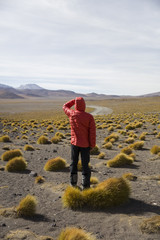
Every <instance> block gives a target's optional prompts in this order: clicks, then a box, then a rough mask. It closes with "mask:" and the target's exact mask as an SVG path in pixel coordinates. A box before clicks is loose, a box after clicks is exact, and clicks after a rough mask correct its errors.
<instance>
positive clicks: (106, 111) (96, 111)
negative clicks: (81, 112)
mask: <svg viewBox="0 0 160 240" xmlns="http://www.w3.org/2000/svg"><path fill="white" fill-rule="evenodd" d="M88 107H91V108H94V111H93V112H91V114H92V115H94V116H95V115H108V114H111V113H112V112H113V110H112V109H110V108H107V107H100V106H95V105H90V106H88Z"/></svg>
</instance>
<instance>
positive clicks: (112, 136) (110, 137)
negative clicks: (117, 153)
mask: <svg viewBox="0 0 160 240" xmlns="http://www.w3.org/2000/svg"><path fill="white" fill-rule="evenodd" d="M113 139H114V142H116V141H118V139H119V135H118V134H117V133H112V134H110V135H109V136H108V137H106V138H105V139H104V141H105V142H106V143H107V142H109V141H112V140H113Z"/></svg>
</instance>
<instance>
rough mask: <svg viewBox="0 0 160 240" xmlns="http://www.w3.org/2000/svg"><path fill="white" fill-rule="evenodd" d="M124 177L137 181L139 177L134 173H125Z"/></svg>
mask: <svg viewBox="0 0 160 240" xmlns="http://www.w3.org/2000/svg"><path fill="white" fill-rule="evenodd" d="M122 177H123V178H125V179H127V180H129V181H135V180H136V179H137V177H136V176H135V175H134V174H133V173H124V174H123V175H122Z"/></svg>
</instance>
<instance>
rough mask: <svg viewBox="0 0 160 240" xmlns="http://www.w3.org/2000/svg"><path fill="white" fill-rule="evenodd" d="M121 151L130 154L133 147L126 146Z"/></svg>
mask: <svg viewBox="0 0 160 240" xmlns="http://www.w3.org/2000/svg"><path fill="white" fill-rule="evenodd" d="M121 152H122V153H125V154H127V155H130V154H131V153H132V149H131V148H130V147H125V148H123V149H122V150H121Z"/></svg>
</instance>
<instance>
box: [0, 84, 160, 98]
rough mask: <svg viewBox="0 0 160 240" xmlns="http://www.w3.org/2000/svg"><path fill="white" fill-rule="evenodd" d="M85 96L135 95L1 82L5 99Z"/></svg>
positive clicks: (116, 96) (0, 89)
mask: <svg viewBox="0 0 160 240" xmlns="http://www.w3.org/2000/svg"><path fill="white" fill-rule="evenodd" d="M78 96H79V97H84V98H86V99H90V100H95V99H118V98H129V97H134V96H119V95H106V94H97V93H94V92H92V93H88V94H82V93H76V92H73V91H69V90H48V89H44V88H42V87H40V86H38V85H37V84H26V85H21V86H20V87H19V88H17V89H15V88H13V87H10V86H8V85H5V84H0V98H1V99H2V98H5V99H16V98H53V99H54V98H56V99H58V98H59V99H60V98H67V99H71V98H76V97H78ZM155 96H160V92H156V93H150V94H144V95H140V96H136V97H155Z"/></svg>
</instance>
